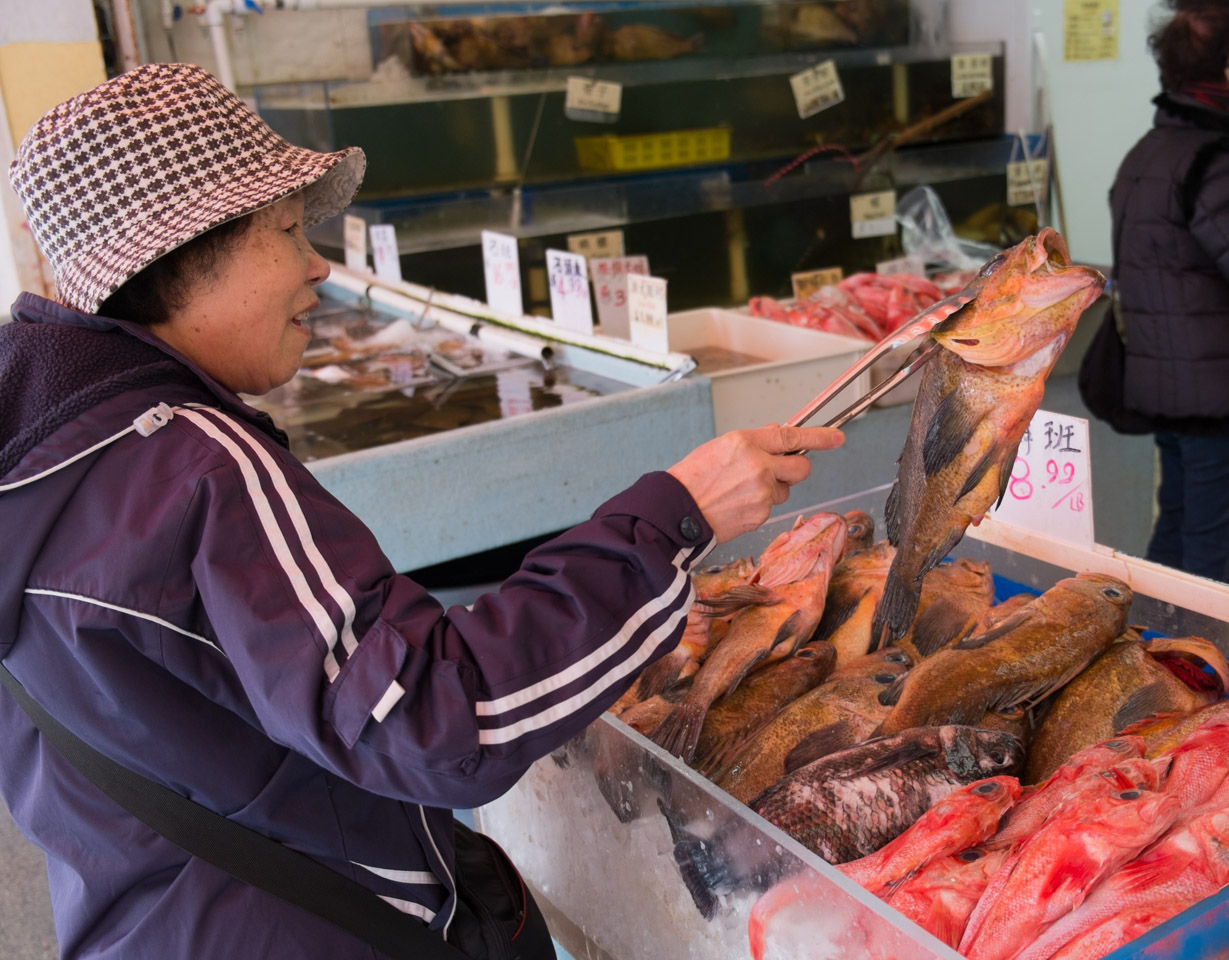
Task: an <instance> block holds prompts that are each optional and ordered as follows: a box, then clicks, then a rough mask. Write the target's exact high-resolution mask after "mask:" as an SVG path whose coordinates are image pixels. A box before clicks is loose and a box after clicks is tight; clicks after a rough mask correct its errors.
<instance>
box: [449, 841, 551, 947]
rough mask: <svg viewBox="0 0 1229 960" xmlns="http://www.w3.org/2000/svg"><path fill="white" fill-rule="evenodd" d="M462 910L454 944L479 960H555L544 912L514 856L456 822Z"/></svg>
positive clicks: (454, 923) (455, 918)
mask: <svg viewBox="0 0 1229 960" xmlns="http://www.w3.org/2000/svg"><path fill="white" fill-rule="evenodd" d="M454 827H455V837H456V845H457V853H456V864H457V877H456V879H457V912H456V914H454V916H453V918H452V923H451V925H450V926H449V928H448V942H449V943H451V944H452V945H453V946H454V947H456V948H458V949H459V950H461V951H462V952H464V953H465V954H467V955H468V956H470V957H473V958H475V960H555V958H556V954H555V946H554V944H553V943H552V942H551V935H550V931H549V930H548V929H547V927H546V920H545V919H544V918H543V917H542V911H541V910H539V909H538V905H537V904H536V903H535V902H534V899H533V895H532V894H531V893H530V892H529V889H528V888H527V887H526V886H525V881H524V880H522V879H521V875H520V874H519V873H518V872H517V869H516V867H515V866H514V865H513V863H512V861H511V859H509V857H508V855H507V854H506V853H504V851H503V849H502V848H501V847H500V846H499V844H497V843H496V842H495V841H494V840H492V839H491V838H490V837H488V836H485V835H484V834H481V833H475V832H474V831H473V830H470V829H469V827H467V826H466V825H465V824H463V823H461V822H460V821H459V820H458V821H454Z"/></svg>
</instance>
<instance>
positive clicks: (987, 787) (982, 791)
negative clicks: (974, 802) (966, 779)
mask: <svg viewBox="0 0 1229 960" xmlns="http://www.w3.org/2000/svg"><path fill="white" fill-rule="evenodd" d="M998 788H999V785H998V784H997V783H979V784H978V785H977V786H976V787H974V788H973V792H974V793H976V794H979V795H981V796H983V797H984V796H985V795H986V794H988V793H994V792H995V791H996V790H998Z"/></svg>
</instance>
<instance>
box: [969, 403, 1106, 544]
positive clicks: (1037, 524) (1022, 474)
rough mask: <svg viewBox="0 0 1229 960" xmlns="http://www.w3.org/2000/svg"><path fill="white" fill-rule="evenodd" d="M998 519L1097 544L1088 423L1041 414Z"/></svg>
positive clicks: (1072, 540)
mask: <svg viewBox="0 0 1229 960" xmlns="http://www.w3.org/2000/svg"><path fill="white" fill-rule="evenodd" d="M993 515H994V519H995V520H999V521H1001V522H1003V523H1010V524H1012V525H1013V526H1017V527H1024V528H1026V529H1029V530H1033V531H1035V532H1037V533H1043V534H1045V535H1047V536H1050V537H1054V538H1055V539H1058V540H1066V541H1068V542H1070V543H1077V544H1079V545H1080V546H1084V547H1088V546H1091V545H1092V542H1093V524H1092V473H1091V471H1090V468H1089V455H1088V421H1087V420H1085V419H1083V418H1081V417H1068V416H1066V415H1065V414H1061V413H1050V412H1048V411H1046V410H1038V411H1037V413H1036V414H1034V416H1033V419H1032V422H1031V423H1030V424H1029V425H1028V429H1027V430H1026V431H1025V432H1024V437H1023V439H1021V441H1020V447H1019V449H1018V450H1017V451H1016V461H1015V464H1014V465H1013V467H1012V471H1011V479H1010V480H1009V481H1008V483H1007V490H1006V491H1005V492H1004V494H1003V502H1002V504H1000V505H999V506H998V507H997V508H995V510H994V511H993Z"/></svg>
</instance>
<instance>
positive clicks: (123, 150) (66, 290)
mask: <svg viewBox="0 0 1229 960" xmlns="http://www.w3.org/2000/svg"><path fill="white" fill-rule="evenodd" d="M365 166H366V159H365V157H364V156H363V152H362V150H360V149H359V148H357V147H349V148H347V149H345V150H340V151H338V152H336V153H316V152H315V151H313V150H305V149H303V148H301V147H296V146H293V145H291V144H290V143H287V142H286V141H285V140H283V139H282V138H281V137H280V136H278V135H277V134H276V133H274V132H273V131H272V130H271V129H270V128H269V127H268V125H267V124H265V122H264V121H263V120H261V119H260V118H259V117H258V116H256V114H254V113H253V112H252V111H251V110H249V109H248V108H247V106H246V105H245V104H244V103H243V101H242V100H240V99H239V98H238V97H236V96H235V95H234V94H233V93H231V92H230V91H229V90H227V89H226V88H225V87H224V86H222V84H221V83H219V82H218V81H217V80H216V79H215V78H214V77H213V76H212V75H210V74H209V73H207V72H206V71H204V70H202V69H201V68H200V67H196V66H193V65H191V64H186V63H149V64H145V65H144V66H141V67H138V68H136V69H135V70H131V71H129V72H128V73H124V74H121V75H120V76H118V77H115V78H114V79H111V80H108V81H107V82H106V83H103V84H101V85H100V86H98V87H95V88H94V89H93V90H90V91H88V92H86V93H83V94H80V95H79V96H76V97H73V98H72V99H71V100H67V101H65V102H64V103H62V104H60V105H59V106H58V107H55V108H54V109H53V110H51V112H49V113H48V114H47V115H46V116H44V117H43V118H42V119H41V120H39V121H38V123H36V124H35V125H34V128H33V129H32V130H31V131H30V133H29V134H27V136H26V138H25V139H24V140H23V141H22V142H21V145H20V146H19V147H18V149H17V159H15V160H14V161H13V164H12V166H11V167H10V168H9V180H10V181H11V182H12V184H13V189H14V190H15V191H16V192H17V195H18V197H20V198H21V202H22V206H23V207H24V208H25V213H26V219H27V220H28V221H29V224H30V229H31V230H32V231H33V233H34V239H35V240H36V241H37V242H38V246H39V249H40V250H42V252H43V255H44V256H45V257H46V258H47V260H48V261H49V262H50V264H51V267H52V269H53V270H54V271H55V279H56V292H57V296H58V298H59V300H60V302H61V303H64V304H65V305H67V306H69V307H72V308H73V309H76V310H80V311H83V312H85V313H94V312H95V311H96V310H97V309H98V307H99V305H100V304H101V303H102V302H103V301H104V300H106V299H107V297H109V296H110V295H111V294H112V293H114V292H115V291H116V290H117V289H119V287H120V286H121V285H122V284H123V283H124V282H125V281H126V280H128V279H129V278H130V277H133V276H135V275H136V274H137V273H139V272H140V271H141V270H143V269H144V268H145V267H147V266H148V265H149V264H150V263H152V262H153V261H154V260H156V259H158V258H159V257H161V256H162V255H163V254H165V253H168V252H169V251H171V250H174V249H175V248H176V247H178V246H180V245H181V244H183V243H186V242H187V241H189V240H191V239H192V238H193V237H196V236H199V235H200V234H202V233H204V232H205V231H206V230H210V229H212V228H213V227H216V226H217V225H218V224H220V223H224V222H225V221H227V220H231V219H234V218H235V217H241V216H244V215H245V214H248V213H251V212H252V211H253V210H258V209H260V208H261V207H265V206H268V205H269V204H271V203H273V202H275V201H277V200H280V199H281V198H282V197H285V196H287V195H288V194H291V193H294V192H295V191H296V190H303V191H304V202H305V213H304V226H305V227H310V226H314V225H315V224H317V223H320V222H322V221H324V220H327V219H328V218H329V217H332V216H334V215H336V214H338V213H340V212H341V211H342V210H343V209H344V208H345V207H346V205H347V204H348V203H349V202H350V201H351V199H353V197H354V194H355V191H357V190H358V185H359V181H360V180H362V177H363V170H364V168H365Z"/></svg>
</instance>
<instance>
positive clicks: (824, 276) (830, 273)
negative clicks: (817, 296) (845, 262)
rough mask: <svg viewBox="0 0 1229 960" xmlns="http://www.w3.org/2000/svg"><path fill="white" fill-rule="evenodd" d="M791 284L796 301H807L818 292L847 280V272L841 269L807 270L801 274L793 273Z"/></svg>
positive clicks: (790, 277)
mask: <svg viewBox="0 0 1229 960" xmlns="http://www.w3.org/2000/svg"><path fill="white" fill-rule="evenodd" d="M789 279H790V283H791V284H793V287H794V299H795V300H805V299H806V298H807V297H809V296H810V295H811V294H813V293H814V292H815V291H816V290H822V289H823V288H824V287H835V286H836V285H837V284H838V283H840V282H841V281H842V280H843V279H845V271H844V270H842V269H841V268H840V267H825V268H824V269H822V270H806V271H803V272H801V273H791V274H790V275H789Z"/></svg>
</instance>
